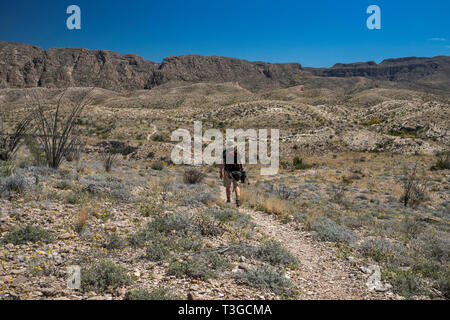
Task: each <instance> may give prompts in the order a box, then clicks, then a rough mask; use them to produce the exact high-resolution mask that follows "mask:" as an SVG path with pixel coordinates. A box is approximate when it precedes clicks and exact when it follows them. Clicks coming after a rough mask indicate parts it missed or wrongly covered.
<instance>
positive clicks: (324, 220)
mask: <svg viewBox="0 0 450 320" xmlns="http://www.w3.org/2000/svg"><path fill="white" fill-rule="evenodd" d="M310 226H311V229H312V230H314V231H315V234H314V237H316V238H317V239H319V240H321V241H333V242H352V241H353V240H355V239H356V238H357V235H356V234H355V233H354V232H353V231H352V230H350V229H347V228H345V227H343V226H340V225H338V224H336V223H335V222H334V221H333V220H331V219H330V218H328V217H324V216H321V217H318V218H317V219H316V220H314V221H312V222H311V225H310Z"/></svg>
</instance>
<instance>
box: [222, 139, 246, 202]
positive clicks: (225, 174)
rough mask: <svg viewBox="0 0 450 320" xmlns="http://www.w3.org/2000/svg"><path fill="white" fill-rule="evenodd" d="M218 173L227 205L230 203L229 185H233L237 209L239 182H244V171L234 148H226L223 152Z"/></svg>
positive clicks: (239, 194)
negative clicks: (223, 187)
mask: <svg viewBox="0 0 450 320" xmlns="http://www.w3.org/2000/svg"><path fill="white" fill-rule="evenodd" d="M219 173H220V179H223V185H224V186H225V191H226V194H227V203H230V197H231V183H233V191H234V192H235V193H236V206H237V207H239V206H240V205H241V202H240V196H241V191H240V189H239V182H240V181H242V182H243V181H244V180H245V171H243V167H242V163H241V157H240V154H239V152H238V151H237V149H236V148H228V149H226V150H224V151H223V161H222V164H221V165H220V172H219Z"/></svg>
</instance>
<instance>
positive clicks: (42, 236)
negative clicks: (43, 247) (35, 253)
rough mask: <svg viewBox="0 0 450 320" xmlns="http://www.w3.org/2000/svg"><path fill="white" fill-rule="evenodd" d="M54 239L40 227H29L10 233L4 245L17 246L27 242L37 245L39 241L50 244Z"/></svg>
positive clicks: (4, 239)
mask: <svg viewBox="0 0 450 320" xmlns="http://www.w3.org/2000/svg"><path fill="white" fill-rule="evenodd" d="M53 239H54V237H53V234H52V233H51V232H50V231H48V230H45V229H42V228H41V227H39V226H34V225H31V224H29V225H27V226H26V227H25V228H21V229H17V230H15V231H12V232H10V233H8V234H7V235H6V236H5V237H4V238H3V239H2V242H3V243H12V244H15V245H19V244H24V243H27V242H32V243H36V242H38V241H41V242H45V243H50V242H52V241H53Z"/></svg>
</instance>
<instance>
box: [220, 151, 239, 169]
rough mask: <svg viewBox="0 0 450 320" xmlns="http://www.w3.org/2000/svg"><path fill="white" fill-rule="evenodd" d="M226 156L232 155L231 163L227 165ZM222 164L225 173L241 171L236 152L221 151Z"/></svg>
mask: <svg viewBox="0 0 450 320" xmlns="http://www.w3.org/2000/svg"><path fill="white" fill-rule="evenodd" d="M227 154H233V159H234V161H233V163H227ZM223 164H224V169H225V170H226V171H230V172H231V171H241V170H242V164H241V157H240V155H239V152H237V150H232V149H231V150H224V151H223Z"/></svg>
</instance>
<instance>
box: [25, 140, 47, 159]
mask: <svg viewBox="0 0 450 320" xmlns="http://www.w3.org/2000/svg"><path fill="white" fill-rule="evenodd" d="M25 145H26V146H27V149H28V151H29V152H30V154H31V157H32V158H33V161H34V164H35V165H37V166H42V165H44V164H45V163H46V161H47V160H46V158H45V152H44V148H43V147H42V146H41V145H39V143H38V142H37V141H36V139H35V138H33V137H31V136H28V137H26V138H25Z"/></svg>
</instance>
